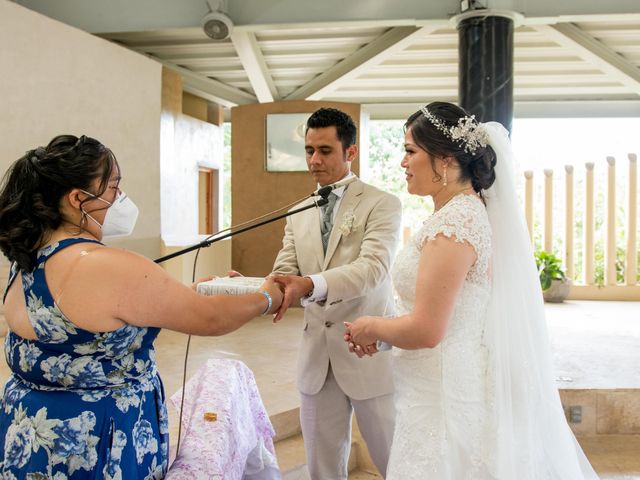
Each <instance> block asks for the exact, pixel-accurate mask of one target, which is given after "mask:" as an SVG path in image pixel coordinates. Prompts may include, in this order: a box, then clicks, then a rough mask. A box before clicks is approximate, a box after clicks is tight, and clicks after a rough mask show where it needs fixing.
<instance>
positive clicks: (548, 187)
mask: <svg viewBox="0 0 640 480" xmlns="http://www.w3.org/2000/svg"><path fill="white" fill-rule="evenodd" d="M544 176H545V179H544V240H543V245H544V250H545V251H546V252H549V253H553V170H551V169H550V168H545V170H544Z"/></svg>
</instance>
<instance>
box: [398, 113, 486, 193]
mask: <svg viewBox="0 0 640 480" xmlns="http://www.w3.org/2000/svg"><path fill="white" fill-rule="evenodd" d="M426 109H427V110H428V111H429V112H430V113H431V114H432V115H433V116H434V117H436V118H437V119H438V120H440V121H441V122H442V123H443V124H444V125H445V126H446V127H448V128H454V127H456V126H457V125H458V121H459V120H460V119H462V118H465V117H470V116H471V115H469V114H468V113H467V112H466V111H465V110H464V109H462V108H460V107H458V106H457V105H454V104H453V103H447V102H432V103H430V104H429V105H427V106H426ZM404 128H405V131H406V130H407V129H409V128H411V134H412V136H413V140H414V141H415V142H416V144H417V145H418V146H419V147H420V148H422V149H423V150H425V151H426V152H428V153H429V154H430V155H431V156H433V157H454V158H455V159H456V160H457V161H458V164H459V165H460V180H462V181H464V180H470V181H471V185H472V186H473V189H474V190H475V191H476V192H478V193H481V192H482V190H486V189H487V188H489V187H490V186H491V185H493V182H494V181H495V179H496V174H495V171H494V167H495V165H496V154H495V152H494V151H493V149H492V148H491V147H490V146H489V145H487V146H484V147H483V146H478V147H477V148H476V149H475V151H474V152H473V153H470V152H469V151H468V150H469V149H468V148H465V147H467V145H466V144H465V142H464V140H452V139H451V138H450V137H449V136H447V135H446V134H445V133H444V132H443V131H441V130H439V129H438V128H437V126H436V125H434V124H433V123H432V122H431V121H430V120H429V119H428V118H427V117H426V116H425V115H424V113H423V112H422V110H418V111H417V112H416V113H414V114H413V115H411V116H410V117H409V118H408V119H407V121H406V123H405V124H404ZM432 168H433V169H434V170H433V171H434V173H436V175H437V172H436V171H435V166H433V165H432Z"/></svg>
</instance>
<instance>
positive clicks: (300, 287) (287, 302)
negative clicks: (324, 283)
mask: <svg viewBox="0 0 640 480" xmlns="http://www.w3.org/2000/svg"><path fill="white" fill-rule="evenodd" d="M273 280H274V281H275V282H276V283H277V284H279V285H281V286H282V288H284V299H283V300H282V305H280V308H279V309H278V311H277V312H276V315H275V317H273V321H274V322H277V321H279V320H280V319H281V318H282V316H283V315H284V313H285V312H286V311H287V309H288V308H289V307H290V306H291V305H292V304H294V303H299V302H300V299H301V298H302V297H304V296H305V295H307V294H308V293H309V292H311V291H312V290H313V282H312V281H311V279H310V278H308V277H300V276H298V275H274V276H273Z"/></svg>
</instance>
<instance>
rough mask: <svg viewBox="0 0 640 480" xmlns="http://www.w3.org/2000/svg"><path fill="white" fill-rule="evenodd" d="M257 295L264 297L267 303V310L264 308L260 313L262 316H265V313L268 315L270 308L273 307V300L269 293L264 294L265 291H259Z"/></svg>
mask: <svg viewBox="0 0 640 480" xmlns="http://www.w3.org/2000/svg"><path fill="white" fill-rule="evenodd" d="M258 293H261V294H263V295H264V298H266V299H267V302H269V303H268V304H267V308H265V310H264V312H262V315H263V316H264V315H266V314H267V313H269V310H271V307H272V306H273V298H271V294H270V293H269V292H265V291H262V290H261V291H259V292H258Z"/></svg>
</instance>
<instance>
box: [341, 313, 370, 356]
mask: <svg viewBox="0 0 640 480" xmlns="http://www.w3.org/2000/svg"><path fill="white" fill-rule="evenodd" d="M375 318H376V317H359V318H357V319H356V320H355V321H354V322H352V323H350V322H344V326H345V328H346V331H345V334H344V341H345V342H347V345H348V347H349V351H350V352H351V353H355V354H356V355H357V356H358V357H359V358H362V357H364V356H365V355H368V356H372V355H373V354H374V353H377V352H378V347H377V340H378V339H377V338H376V337H375V336H373V335H372V334H371V332H370V327H371V324H372V322H373V321H375Z"/></svg>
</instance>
